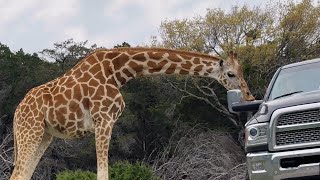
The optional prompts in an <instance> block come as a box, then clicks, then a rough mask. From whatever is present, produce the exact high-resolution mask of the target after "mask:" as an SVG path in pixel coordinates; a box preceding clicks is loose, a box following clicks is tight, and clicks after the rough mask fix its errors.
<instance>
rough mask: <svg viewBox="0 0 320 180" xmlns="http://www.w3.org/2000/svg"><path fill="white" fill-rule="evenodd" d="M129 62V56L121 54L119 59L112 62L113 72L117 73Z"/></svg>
mask: <svg viewBox="0 0 320 180" xmlns="http://www.w3.org/2000/svg"><path fill="white" fill-rule="evenodd" d="M128 61H129V56H128V55H126V54H124V53H122V54H121V55H120V56H119V57H117V58H116V59H114V60H113V61H112V64H113V66H114V70H115V71H117V70H119V69H120V68H122V67H123V66H124V65H125V64H126V63H127V62H128Z"/></svg>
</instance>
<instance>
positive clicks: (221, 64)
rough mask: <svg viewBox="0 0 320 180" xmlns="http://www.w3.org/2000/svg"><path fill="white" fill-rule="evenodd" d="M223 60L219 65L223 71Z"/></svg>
mask: <svg viewBox="0 0 320 180" xmlns="http://www.w3.org/2000/svg"><path fill="white" fill-rule="evenodd" d="M223 63H224V62H223V60H220V62H219V64H220V69H222V68H223Z"/></svg>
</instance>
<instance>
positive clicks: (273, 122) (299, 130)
mask: <svg viewBox="0 0 320 180" xmlns="http://www.w3.org/2000/svg"><path fill="white" fill-rule="evenodd" d="M228 108H229V111H230V112H233V113H238V112H245V111H246V112H254V114H253V115H252V116H251V118H250V119H249V120H248V122H247V123H246V124H245V151H246V157H247V170H248V174H249V178H250V179H251V180H272V179H273V180H278V179H288V180H289V179H290V180H292V179H320V176H319V175H320V58H319V59H313V60H307V61H302V62H298V63H293V64H289V65H285V66H283V67H280V68H279V69H278V70H277V71H276V72H275V74H274V76H273V78H272V80H271V82H270V84H269V86H268V88H267V91H266V93H265V96H264V98H263V100H256V101H253V102H246V101H243V100H242V97H241V92H240V91H239V90H231V91H228Z"/></svg>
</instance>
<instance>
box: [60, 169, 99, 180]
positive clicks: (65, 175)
mask: <svg viewBox="0 0 320 180" xmlns="http://www.w3.org/2000/svg"><path fill="white" fill-rule="evenodd" d="M79 179H81V180H96V179H97V175H96V174H95V173H92V172H90V171H81V170H76V171H63V172H60V173H58V174H57V180H79Z"/></svg>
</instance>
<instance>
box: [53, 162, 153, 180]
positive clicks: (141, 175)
mask: <svg viewBox="0 0 320 180" xmlns="http://www.w3.org/2000/svg"><path fill="white" fill-rule="evenodd" d="M109 174H110V175H109V176H110V179H111V180H152V179H153V180H156V179H158V178H156V177H155V176H154V175H153V172H152V170H151V168H150V167H149V166H148V165H146V164H143V163H138V162H136V163H134V164H131V163H129V162H127V161H123V162H117V163H115V164H114V165H112V166H111V167H110V168H109ZM78 179H81V180H95V179H97V175H96V174H95V173H92V172H90V171H82V170H76V171H70V170H67V171H62V172H60V173H58V174H57V180H78Z"/></svg>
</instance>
